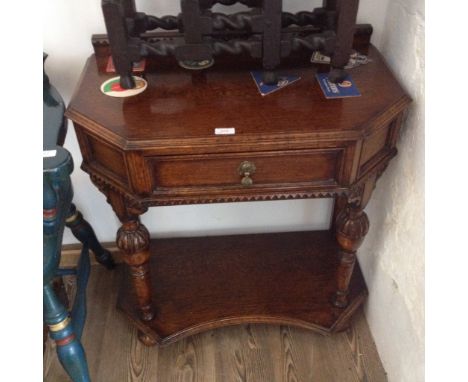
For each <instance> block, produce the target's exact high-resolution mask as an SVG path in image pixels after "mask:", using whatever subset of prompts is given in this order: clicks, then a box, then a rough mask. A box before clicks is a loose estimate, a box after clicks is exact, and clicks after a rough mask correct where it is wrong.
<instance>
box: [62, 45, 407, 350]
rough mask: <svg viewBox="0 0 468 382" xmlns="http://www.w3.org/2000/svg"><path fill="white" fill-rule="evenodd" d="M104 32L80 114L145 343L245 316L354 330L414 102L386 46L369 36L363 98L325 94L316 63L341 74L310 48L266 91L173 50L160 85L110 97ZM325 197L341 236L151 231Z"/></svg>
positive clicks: (81, 95) (78, 127)
mask: <svg viewBox="0 0 468 382" xmlns="http://www.w3.org/2000/svg"><path fill="white" fill-rule="evenodd" d="M96 39H97V40H99V44H95V54H93V55H92V56H91V57H90V58H89V59H88V61H87V63H86V67H85V69H84V72H83V74H82V77H81V79H80V82H79V84H78V86H77V90H76V92H75V94H74V96H73V99H72V101H71V102H70V105H69V107H68V110H67V114H66V115H67V117H68V118H70V119H71V120H73V122H74V126H75V131H76V135H77V138H78V142H79V145H80V149H81V152H82V155H83V163H82V167H81V168H82V169H83V170H84V171H85V172H87V173H88V174H89V175H90V177H91V180H92V182H93V183H94V184H95V185H96V186H97V188H98V189H99V190H100V191H101V192H103V193H104V195H105V196H106V198H107V201H108V202H109V203H110V204H111V206H112V208H113V210H114V211H115V213H116V215H117V216H118V218H119V220H120V221H121V223H122V225H121V227H120V229H119V230H118V232H117V246H118V248H119V249H120V250H121V251H122V252H123V254H124V260H125V262H126V264H127V265H128V270H129V271H128V272H127V275H126V276H125V277H124V279H123V280H122V283H121V290H120V293H119V299H118V307H119V309H121V310H122V311H123V312H124V313H125V314H126V315H127V316H128V318H129V319H130V320H131V321H132V322H133V323H134V324H135V325H136V326H137V327H138V329H139V333H140V336H139V337H140V339H141V340H142V341H143V342H144V343H145V344H147V345H151V344H155V343H159V344H167V343H171V342H173V341H176V340H178V339H180V338H183V337H185V336H188V335H192V334H195V333H198V332H201V331H203V330H207V329H212V328H217V327H221V326H225V325H232V324H240V323H272V324H287V325H295V326H300V327H304V328H308V329H311V330H314V331H316V332H319V333H322V334H328V333H332V332H337V331H340V330H343V329H345V328H347V327H348V326H349V322H350V319H351V317H352V316H353V313H354V312H355V311H356V310H357V308H358V307H359V306H360V305H362V303H363V302H364V301H365V298H366V296H367V288H366V285H365V281H364V278H363V276H362V273H361V270H360V268H359V264H358V263H357V260H356V251H357V250H358V248H359V246H360V245H361V243H362V241H363V240H364V238H365V236H366V234H367V232H368V230H369V219H368V217H367V215H366V213H365V212H364V209H365V207H366V205H367V203H368V202H369V199H370V197H371V195H372V192H373V189H374V187H375V184H376V181H377V179H378V178H379V177H380V176H381V174H382V173H383V172H384V170H385V168H386V167H387V165H388V163H389V161H390V160H391V159H392V158H393V157H394V156H395V155H396V153H397V149H396V143H397V139H398V136H399V131H400V128H401V126H402V123H403V121H404V117H405V114H406V111H407V108H408V107H409V105H410V103H411V100H410V98H409V97H408V95H407V94H406V92H405V91H404V90H403V89H402V88H401V86H400V85H399V84H398V82H397V81H396V80H395V78H394V77H393V75H392V73H391V72H390V70H389V69H388V68H387V66H386V64H385V62H384V60H383V58H382V56H381V55H380V53H379V52H378V51H377V50H376V49H375V48H374V47H372V46H368V47H367V48H368V49H367V50H368V54H369V57H370V59H371V62H369V63H368V64H367V65H363V66H360V67H357V68H354V69H352V70H351V71H350V73H351V75H352V77H353V79H354V81H355V82H356V84H357V86H358V87H359V90H360V91H361V94H362V96H361V97H355V98H348V99H338V100H326V99H325V97H324V96H323V94H322V93H321V90H320V87H319V85H318V83H317V81H316V79H315V73H316V72H317V70H319V71H320V70H327V68H326V67H324V68H321V67H320V66H315V65H311V64H310V62H308V58H304V57H303V58H302V61H301V60H300V59H299V58H297V57H296V58H294V60H296V61H294V64H296V65H295V66H294V65H293V66H292V65H291V62H288V61H287V60H286V62H285V63H284V66H283V69H284V70H288V71H292V72H295V73H299V74H300V75H301V77H302V79H301V80H300V81H298V82H297V83H295V84H292V85H290V86H288V87H286V88H284V89H282V90H281V91H278V92H276V93H274V94H271V95H268V96H266V97H261V96H260V95H259V94H258V92H257V89H256V87H255V85H254V83H253V81H252V79H251V78H250V74H249V72H248V69H249V68H255V65H256V64H255V63H252V62H248V60H245V62H244V61H242V60H240V59H239V61H236V63H235V65H233V64H232V63H231V64H229V61H228V60H227V61H224V62H223V61H222V60H220V61H217V62H216V63H215V65H214V66H213V67H212V68H210V69H208V70H206V71H203V72H200V73H191V72H187V71H184V70H183V69H180V68H177V66H176V65H174V63H173V62H165V61H164V60H162V59H160V58H158V59H157V60H155V62H153V61H150V62H149V63H148V64H147V65H148V68H147V71H146V73H145V78H146V80H147V81H148V89H146V90H145V92H143V93H142V94H139V95H137V96H134V97H130V98H126V99H122V98H113V97H109V96H106V95H104V94H102V93H101V92H100V89H99V88H100V85H101V84H102V83H103V82H104V81H105V80H106V79H108V78H111V77H112V73H106V72H105V66H106V63H107V59H108V56H107V53H108V49H107V48H106V47H105V41H104V42H103V40H102V37H97V38H96ZM106 49H107V50H106ZM106 52H107V53H106ZM309 58H310V57H309ZM301 62H302V63H301ZM280 69H281V68H280ZM219 127H234V128H235V134H234V135H228V136H220V135H215V134H214V131H215V128H219ZM325 197H327V198H330V197H331V198H334V199H335V206H334V211H333V219H332V221H333V223H332V227H331V228H330V229H329V230H326V231H314V232H289V233H270V234H255V235H234V236H213V237H203V238H177V239H161V240H151V238H150V234H149V232H148V230H147V229H146V227H145V226H144V225H143V224H142V223H141V222H140V218H139V217H140V215H142V214H144V213H145V212H146V211H147V209H148V208H150V207H153V206H162V205H179V204H195V203H218V202H240V201H263V200H289V199H301V198H325ZM254 208H255V207H254V206H252V213H255V211H254Z"/></svg>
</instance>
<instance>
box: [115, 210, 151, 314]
mask: <svg viewBox="0 0 468 382" xmlns="http://www.w3.org/2000/svg"><path fill="white" fill-rule="evenodd" d="M149 243H150V236H149V233H148V230H147V229H146V227H145V226H144V225H143V224H141V223H140V221H139V219H138V217H135V218H133V219H131V220H128V221H124V222H123V224H122V227H121V228H120V229H119V231H118V232H117V246H118V247H119V249H120V250H121V251H122V252H123V254H124V261H125V262H126V263H127V264H128V266H129V269H130V274H131V277H132V282H133V287H134V289H135V295H136V298H137V303H138V308H139V309H140V315H141V318H142V319H143V320H144V321H151V320H152V319H153V317H154V309H153V306H152V304H151V278H150V268H149V257H150V252H149Z"/></svg>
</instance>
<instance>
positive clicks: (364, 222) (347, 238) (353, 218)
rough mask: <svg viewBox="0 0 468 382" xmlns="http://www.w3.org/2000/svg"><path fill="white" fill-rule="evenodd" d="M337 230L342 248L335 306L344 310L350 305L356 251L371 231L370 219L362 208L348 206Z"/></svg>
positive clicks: (337, 220) (337, 225)
mask: <svg viewBox="0 0 468 382" xmlns="http://www.w3.org/2000/svg"><path fill="white" fill-rule="evenodd" d="M335 229H336V231H335V235H336V240H337V241H338V244H339V245H340V247H341V251H340V256H341V259H340V264H339V266H338V272H337V290H336V293H335V296H334V300H333V304H334V305H335V306H337V307H339V308H344V307H346V306H347V305H348V298H347V297H348V292H349V290H348V289H349V283H350V281H351V276H352V274H353V270H354V264H355V263H356V251H357V249H358V248H359V247H360V245H361V244H362V242H363V240H364V237H365V236H366V234H367V232H368V231H369V219H368V218H367V215H366V213H365V212H364V211H363V210H362V207H361V206H359V205H357V204H348V205H347V207H346V208H345V209H344V210H343V211H341V213H340V214H339V215H338V217H337V219H336V228H335Z"/></svg>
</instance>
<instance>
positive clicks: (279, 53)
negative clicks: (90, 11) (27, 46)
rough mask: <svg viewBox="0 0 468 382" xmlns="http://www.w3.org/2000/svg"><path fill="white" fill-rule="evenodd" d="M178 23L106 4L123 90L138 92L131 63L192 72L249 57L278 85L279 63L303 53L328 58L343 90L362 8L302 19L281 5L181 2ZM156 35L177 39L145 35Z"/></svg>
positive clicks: (336, 0) (121, 3)
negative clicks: (229, 10) (166, 61)
mask: <svg viewBox="0 0 468 382" xmlns="http://www.w3.org/2000/svg"><path fill="white" fill-rule="evenodd" d="M180 3H181V9H182V12H181V14H180V15H179V16H164V17H155V16H150V15H146V14H145V13H143V12H137V10H136V7H135V1H134V0H102V10H103V14H104V20H105V23H106V29H107V33H108V35H109V40H110V44H111V50H112V56H113V61H114V64H115V67H116V70H117V72H118V73H119V75H120V84H121V86H122V87H123V88H126V89H128V88H133V87H135V83H134V80H133V77H132V66H133V63H134V62H138V61H140V60H141V59H142V58H143V57H147V56H170V55H172V56H175V58H176V59H177V61H178V62H179V63H180V65H181V66H182V67H184V68H187V69H196V70H198V69H201V68H207V67H209V66H211V65H212V64H213V57H214V56H219V55H221V54H230V55H239V54H242V53H248V54H250V55H251V56H252V57H254V58H257V59H261V60H262V63H263V69H264V72H263V81H264V82H265V83H267V84H276V83H277V76H276V74H275V72H274V69H276V68H277V67H278V66H279V64H280V63H281V59H282V58H284V57H288V56H289V55H290V54H291V53H292V52H293V51H297V50H301V49H306V50H308V51H309V52H312V51H318V50H319V51H321V52H323V53H324V54H326V55H328V56H331V72H330V75H329V78H330V80H331V81H333V82H341V81H342V80H343V79H344V78H345V77H346V75H347V74H346V72H345V71H344V67H345V65H346V64H347V63H348V60H349V56H350V54H351V46H352V43H353V33H354V30H355V27H356V15H357V11H358V5H359V0H324V1H323V6H322V7H320V8H316V9H314V10H313V11H310V12H307V11H302V12H299V13H297V14H292V13H289V12H282V8H283V1H282V0H181V1H180ZM235 3H242V4H243V5H246V6H247V7H249V11H244V12H240V13H236V14H230V15H227V14H223V13H213V12H212V11H211V8H212V7H213V5H215V4H224V5H233V4H235ZM155 29H160V30H161V29H162V30H168V31H172V32H170V33H160V34H158V35H148V34H147V32H149V31H153V30H155Z"/></svg>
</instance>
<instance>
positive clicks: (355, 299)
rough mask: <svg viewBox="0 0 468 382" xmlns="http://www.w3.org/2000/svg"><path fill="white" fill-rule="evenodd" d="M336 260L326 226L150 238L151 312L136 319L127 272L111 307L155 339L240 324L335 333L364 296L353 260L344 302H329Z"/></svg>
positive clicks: (168, 340) (173, 338)
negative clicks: (115, 306)
mask: <svg viewBox="0 0 468 382" xmlns="http://www.w3.org/2000/svg"><path fill="white" fill-rule="evenodd" d="M338 260H339V257H338V245H337V244H336V242H335V240H334V237H333V235H332V234H331V233H330V232H329V231H314V232H292V233H273V234H258V235H238V236H216V237H201V238H184V239H180V238H178V239H164V240H152V242H151V277H152V286H153V305H154V307H155V310H156V316H155V318H154V319H153V320H152V321H150V322H144V321H142V320H140V319H139V318H138V311H137V309H136V304H135V302H134V301H135V297H134V295H133V288H132V284H131V282H130V278H129V276H128V272H127V276H126V277H125V278H124V281H123V282H122V284H121V285H122V287H121V290H120V293H119V300H118V307H119V308H120V309H121V310H122V311H123V312H124V313H125V314H126V315H128V316H129V318H130V319H131V320H132V321H133V322H134V323H135V325H136V326H137V327H138V328H139V329H140V330H141V331H143V332H144V333H145V334H146V335H147V336H148V337H150V338H151V339H153V340H154V341H155V342H157V343H159V344H167V343H171V342H174V341H176V340H178V339H180V338H183V337H185V336H189V335H192V334H195V333H199V332H202V331H204V330H208V329H213V328H217V327H221V326H226V325H233V324H240V323H271V324H285V325H294V326H299V327H303V328H307V329H312V330H314V331H317V332H319V333H322V334H327V333H331V332H337V331H340V330H343V329H345V328H346V327H347V326H348V323H349V320H350V318H351V316H352V315H353V313H354V312H355V311H356V309H357V308H358V307H359V306H360V305H361V304H362V303H363V302H364V300H365V298H366V296H367V289H366V285H365V282H364V279H363V277H362V273H361V270H360V268H359V265H358V264H356V267H355V269H354V273H353V276H352V279H351V284H350V293H349V301H350V303H349V305H348V306H347V307H346V308H345V309H340V308H336V307H334V306H333V305H332V304H331V299H332V296H333V293H334V292H335V288H336V283H335V274H336V269H337V266H338Z"/></svg>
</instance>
